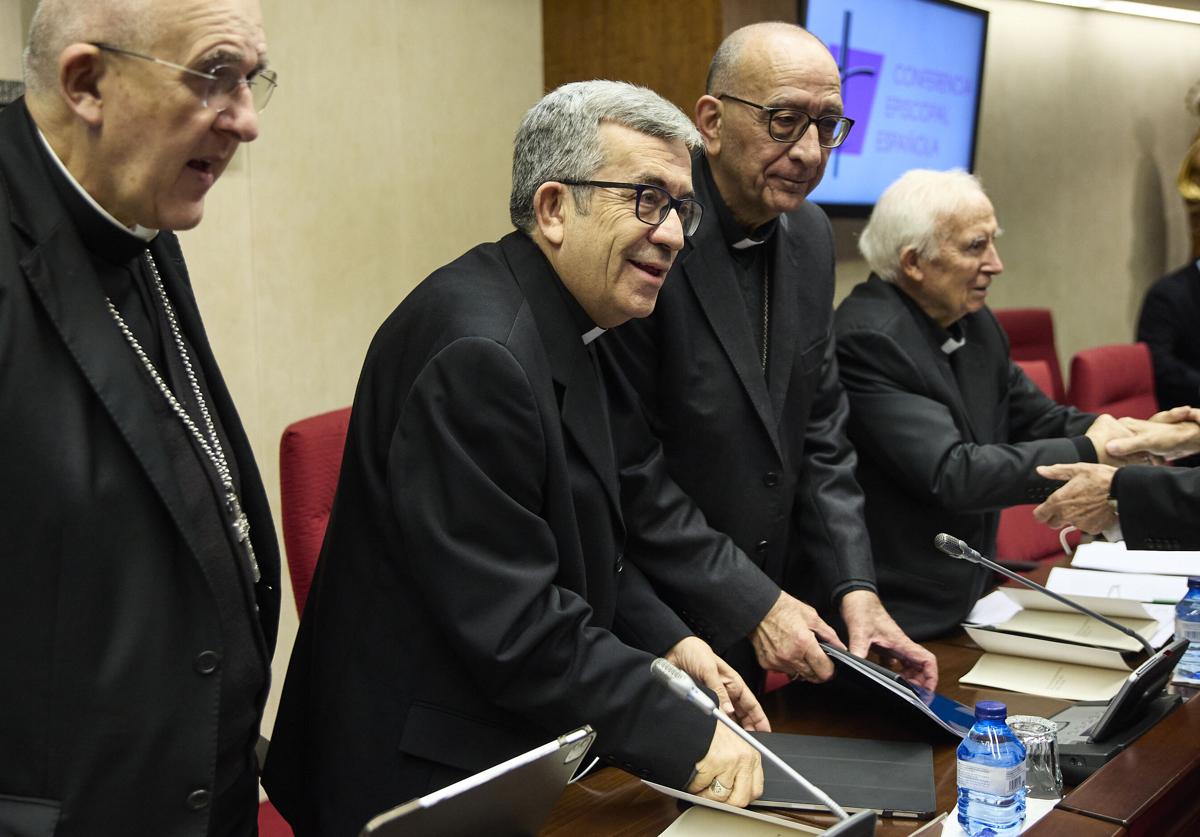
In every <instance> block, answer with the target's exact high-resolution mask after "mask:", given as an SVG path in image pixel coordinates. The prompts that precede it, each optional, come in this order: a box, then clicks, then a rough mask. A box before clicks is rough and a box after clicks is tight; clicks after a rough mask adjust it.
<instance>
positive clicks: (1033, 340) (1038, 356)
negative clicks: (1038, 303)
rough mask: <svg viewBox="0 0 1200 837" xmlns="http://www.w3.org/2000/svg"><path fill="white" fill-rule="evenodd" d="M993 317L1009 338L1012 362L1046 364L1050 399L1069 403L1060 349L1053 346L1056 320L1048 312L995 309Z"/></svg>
mask: <svg viewBox="0 0 1200 837" xmlns="http://www.w3.org/2000/svg"><path fill="white" fill-rule="evenodd" d="M992 313H993V314H995V315H996V319H997V320H999V321H1000V326H1001V327H1002V328H1003V329H1004V333H1005V334H1007V335H1008V346H1009V355H1010V356H1011V357H1012V359H1013V360H1022V361H1023V360H1043V361H1045V362H1046V365H1047V366H1048V367H1049V369H1050V382H1051V388H1050V389H1049V390H1048V391H1047V392H1048V394H1049V396H1050V397H1051V398H1053V399H1054V400H1055V401H1058V402H1059V403H1061V404H1065V403H1066V388H1065V387H1064V386H1063V377H1062V368H1061V367H1060V366H1059V364H1058V349H1056V348H1055V346H1054V319H1053V317H1051V315H1050V309H1049V308H994V309H992Z"/></svg>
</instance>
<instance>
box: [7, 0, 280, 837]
mask: <svg viewBox="0 0 1200 837" xmlns="http://www.w3.org/2000/svg"><path fill="white" fill-rule="evenodd" d="M265 63H266V43H265V37H264V35H263V29H262V23H261V14H260V12H259V7H258V2H257V0H88V2H86V3H84V2H77V0H42V2H41V3H40V4H39V5H38V7H37V10H36V12H35V13H34V16H33V19H32V23H31V31H30V38H29V45H28V49H27V51H26V66H25V80H26V85H27V89H28V91H29V92H28V95H27V96H26V97H25V98H24V99H22V100H18V101H17V102H15V103H14V104H12V105H10V106H9V107H7V108H5V109H4V111H3V113H0V462H3V463H4V464H3V469H4V489H3V490H4V499H3V502H0V529H2V530H3V532H4V547H3V555H2V557H0V634H2V635H3V637H4V652H3V653H2V654H0V684H2V688H3V692H2V696H0V834H4V835H21V836H22V837H24V835H47V834H54V835H56V837H105V835H114V837H116V836H117V835H121V836H122V837H123V836H124V835H133V834H138V835H143V834H144V835H151V834H152V835H156V837H182V836H183V835H194V837H202V835H208V834H220V835H245V834H252V833H254V829H255V823H256V815H257V810H258V781H257V766H256V763H255V756H254V747H255V744H256V743H257V741H258V728H259V722H260V720H261V718H262V709H263V704H264V701H265V700H266V694H267V686H268V681H269V676H270V660H271V653H272V649H273V646H274V642H275V631H276V622H277V616H278V613H279V596H278V592H277V590H278V579H279V553H278V548H277V546H276V542H275V533H274V527H273V526H272V523H271V518H270V511H269V509H268V506H267V500H266V496H265V494H264V491H263V487H262V482H261V480H260V478H259V474H258V470H257V467H256V466H255V464H254V457H253V455H252V454H251V451H250V446H249V444H248V442H247V440H246V434H245V432H244V431H243V429H242V425H241V422H240V420H239V419H238V415H237V411H236V410H235V409H234V406H233V403H232V401H231V399H230V396H229V392H228V391H227V389H226V387H225V384H224V381H223V380H222V378H221V372H220V370H219V369H218V367H217V364H216V361H215V360H214V358H213V355H212V351H211V350H210V348H209V345H208V340H207V338H206V337H205V333H204V326H203V323H202V322H201V319H200V312H199V310H198V309H197V307H196V300H195V298H194V297H193V294H192V290H191V285H190V283H189V280H188V275H187V270H186V268H185V266H184V263H183V256H182V254H181V252H180V248H179V242H178V240H177V239H176V238H175V236H174V234H173V233H172V231H173V230H184V229H190V228H192V227H194V226H196V225H197V224H198V223H199V222H200V219H201V217H202V215H203V213H204V199H205V196H206V195H207V193H208V190H209V189H210V188H211V187H212V185H213V183H214V182H215V181H216V180H217V178H218V177H219V176H220V175H221V173H222V171H223V170H224V169H225V167H226V166H227V165H228V163H229V161H230V159H231V158H232V156H233V154H234V152H235V151H236V150H237V148H238V146H239V145H241V144H242V143H244V142H250V141H251V140H253V139H255V137H256V136H257V135H258V116H257V111H258V110H259V109H260V108H261V107H262V106H263V105H265V104H266V100H267V98H268V96H269V94H270V91H271V88H272V86H273V84H274V76H273V74H272V73H271V72H270V71H268V70H266V69H265Z"/></svg>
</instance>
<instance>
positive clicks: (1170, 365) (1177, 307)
mask: <svg viewBox="0 0 1200 837" xmlns="http://www.w3.org/2000/svg"><path fill="white" fill-rule="evenodd" d="M1198 324H1200V262H1192V263H1191V264H1187V265H1184V266H1183V267H1181V268H1179V270H1176V271H1175V272H1174V273H1169V274H1167V275H1166V276H1164V277H1162V278H1161V279H1159V280H1158V281H1157V282H1155V283H1154V284H1153V285H1151V286H1150V290H1149V291H1147V292H1146V298H1145V300H1143V301H1142V312H1141V314H1140V315H1139V316H1138V327H1137V339H1138V340H1140V341H1141V342H1143V343H1145V344H1146V345H1147V346H1149V347H1150V357H1151V358H1152V359H1153V361H1154V391H1155V394H1156V395H1157V396H1158V407H1159V409H1160V410H1169V409H1171V408H1172V407H1181V406H1182V407H1186V406H1189V405H1191V404H1200V334H1197V331H1196V329H1197V325H1198Z"/></svg>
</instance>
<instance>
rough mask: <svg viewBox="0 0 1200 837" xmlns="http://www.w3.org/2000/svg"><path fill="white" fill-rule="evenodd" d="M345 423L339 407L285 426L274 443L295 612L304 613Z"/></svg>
mask: <svg viewBox="0 0 1200 837" xmlns="http://www.w3.org/2000/svg"><path fill="white" fill-rule="evenodd" d="M349 424H350V408H349V407H345V408H343V409H341V410H334V411H333V412H329V413H322V414H321V415H319V416H313V417H311V418H306V419H301V420H300V421H297V422H294V423H292V424H290V425H288V426H287V428H286V429H285V430H284V431H283V438H282V439H280V441H279V493H280V511H281V515H282V519H283V544H284V547H285V549H286V550H287V562H288V572H289V573H290V574H291V577H292V592H293V593H294V594H295V597H296V611H297V612H298V613H303V612H304V600H305V599H306V598H308V588H309V586H310V585H311V584H312V576H313V570H315V569H316V567H317V558H318V556H320V554H321V543H322V542H323V541H324V540H325V527H326V526H327V525H328V524H329V513H330V512H331V511H332V510H333V494H334V491H335V490H336V489H337V482H338V473H339V472H340V471H341V469H342V450H343V449H344V448H345V446H346V428H347V427H348V426H349Z"/></svg>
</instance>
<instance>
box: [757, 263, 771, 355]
mask: <svg viewBox="0 0 1200 837" xmlns="http://www.w3.org/2000/svg"><path fill="white" fill-rule="evenodd" d="M769 277H770V269H769V268H768V267H767V262H766V261H764V262H763V284H762V288H763V309H762V314H763V335H762V351H761V352H760V354H759V359H760V360H761V361H762V368H763V372H766V371H767V346H768V345H769V343H770V340H769V339H768V330H769V327H770V322H769V320H770V312H771V281H770V278H769Z"/></svg>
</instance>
